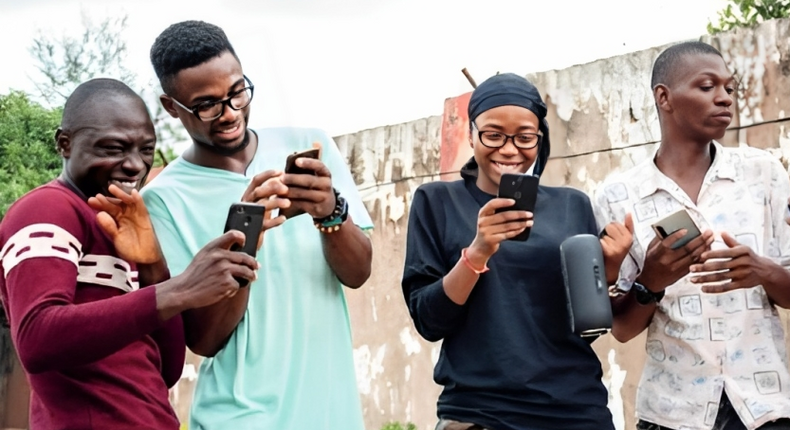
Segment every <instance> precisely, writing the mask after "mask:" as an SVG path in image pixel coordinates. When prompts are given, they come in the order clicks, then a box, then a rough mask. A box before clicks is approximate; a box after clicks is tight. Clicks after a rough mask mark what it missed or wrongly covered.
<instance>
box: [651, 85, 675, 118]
mask: <svg viewBox="0 0 790 430" xmlns="http://www.w3.org/2000/svg"><path fill="white" fill-rule="evenodd" d="M653 99H655V101H656V107H657V108H658V110H662V111H664V112H672V104H671V103H670V102H671V100H670V99H671V97H670V94H669V88H667V86H666V85H664V84H658V85H656V87H655V88H653Z"/></svg>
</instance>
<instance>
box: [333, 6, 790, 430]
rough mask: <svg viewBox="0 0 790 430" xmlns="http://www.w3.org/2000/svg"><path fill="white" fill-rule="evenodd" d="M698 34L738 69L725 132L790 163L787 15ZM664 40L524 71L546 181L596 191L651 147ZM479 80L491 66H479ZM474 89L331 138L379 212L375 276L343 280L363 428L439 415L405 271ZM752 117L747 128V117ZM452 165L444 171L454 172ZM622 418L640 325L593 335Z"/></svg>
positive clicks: (635, 375) (428, 348) (640, 344)
mask: <svg viewBox="0 0 790 430" xmlns="http://www.w3.org/2000/svg"><path fill="white" fill-rule="evenodd" d="M702 40H704V41H705V42H708V43H711V44H712V45H714V46H717V47H718V48H719V49H720V50H721V51H722V54H723V56H724V58H725V61H726V62H727V63H728V64H729V66H730V67H731V69H732V70H733V71H734V72H735V73H736V74H737V75H738V76H739V78H740V81H741V86H740V88H739V90H738V93H737V96H738V97H737V104H736V107H735V112H736V115H735V119H734V121H733V124H732V130H731V131H728V133H727V135H726V136H725V138H724V139H722V143H723V144H725V145H737V144H739V143H747V142H748V144H749V145H751V146H755V147H760V148H766V149H768V150H770V151H771V152H773V153H774V154H775V155H776V156H777V157H779V158H781V159H782V161H783V162H784V163H785V165H787V160H788V159H790V121H783V122H778V123H774V124H763V125H758V124H760V123H762V122H764V121H770V120H776V119H781V118H785V117H788V116H790V20H780V21H772V22H769V23H766V24H763V25H761V26H760V27H758V28H756V29H753V30H739V31H736V32H732V33H728V34H724V35H721V36H717V37H704V38H703V39H702ZM662 49H663V47H657V48H653V49H648V50H645V51H641V52H635V53H631V54H628V55H624V56H620V57H614V58H609V59H604V60H599V61H596V62H593V63H589V64H584V65H579V66H574V67H570V68H568V69H564V70H554V71H548V72H543V73H536V74H531V75H528V77H529V79H530V80H531V81H532V82H533V83H535V84H536V86H537V87H538V88H539V89H540V91H541V94H543V95H544V98H545V100H546V102H547V105H548V108H549V114H548V117H549V124H550V129H551V140H552V158H551V161H550V162H549V164H548V167H547V169H546V171H545V173H544V176H543V179H542V182H543V183H544V184H548V185H568V186H572V187H576V188H579V189H582V190H584V191H586V192H588V193H592V192H593V191H594V190H595V188H596V187H597V186H598V184H599V183H600V182H601V181H602V180H603V179H604V178H605V177H606V176H607V175H608V174H610V173H612V172H615V171H619V170H622V169H627V168H629V167H631V166H633V165H634V164H635V163H638V162H640V161H642V160H643V159H645V158H646V157H649V156H650V155H651V154H652V152H653V150H654V149H655V145H654V142H656V141H657V140H659V138H660V133H659V127H658V119H657V116H656V111H655V105H654V103H653V98H652V93H651V91H650V88H649V79H650V78H649V74H650V69H651V67H652V63H653V61H654V59H655V57H656V56H657V55H658V53H659V52H661V50H662ZM476 78H477V79H478V81H482V80H483V78H484V77H482V76H478V77H476ZM467 102H468V94H465V95H461V96H459V97H456V98H451V99H448V100H447V101H446V102H445V112H444V115H443V116H442V117H431V118H427V119H422V120H418V121H414V122H410V123H406V124H400V125H394V126H388V127H381V128H377V129H373V130H366V131H362V132H359V133H355V134H352V135H346V136H340V137H338V138H336V140H337V142H338V144H339V146H340V148H341V150H342V152H343V153H344V154H345V155H346V157H347V159H348V160H349V163H350V164H351V166H352V170H353V172H354V175H355V178H356V180H357V183H358V184H359V186H360V188H361V189H362V190H363V198H364V200H365V203H366V205H367V208H368V210H369V211H370V212H371V214H372V216H373V220H374V221H375V223H376V231H375V233H374V236H373V241H374V266H373V276H372V278H371V280H370V281H369V282H368V283H367V284H366V285H365V286H364V287H363V288H361V289H359V290H355V291H348V292H347V297H348V301H349V305H350V308H351V310H352V316H351V317H352V324H353V330H354V344H355V357H356V360H357V378H358V381H357V383H358V385H359V390H360V394H361V396H362V401H363V407H364V410H365V418H366V423H367V428H368V429H369V430H378V429H380V428H381V426H382V425H383V424H384V423H386V422H390V421H399V422H404V423H405V422H413V423H415V424H417V426H418V428H419V429H420V430H429V429H432V428H433V426H434V425H435V423H436V416H435V413H436V406H435V405H436V398H437V395H438V393H439V387H438V386H436V385H435V384H434V383H433V379H432V372H433V364H434V363H435V362H436V357H437V354H438V348H439V344H438V343H429V342H426V341H424V340H423V339H422V338H420V337H419V335H418V334H417V333H416V332H415V330H414V327H413V324H412V322H411V320H410V318H409V316H408V313H407V310H406V306H405V304H404V301H403V295H402V293H401V290H400V279H401V273H402V268H403V254H404V248H405V246H404V245H405V229H406V225H407V216H408V211H409V204H410V201H411V196H412V194H413V192H414V190H415V188H416V187H417V186H419V185H420V184H421V183H423V182H426V181H429V180H438V179H439V178H440V176H439V175H438V174H439V173H440V172H453V171H456V170H457V169H458V168H459V167H460V163H462V162H463V161H465V160H466V159H468V158H469V157H470V156H471V149H470V148H469V145H468V141H467V138H466V134H465V130H467V128H466V127H467V122H466V121H467V120H466V112H465V107H466V104H467ZM740 127H749V128H740ZM454 177H455V175H454V174H447V175H441V179H453V178H454ZM593 347H594V349H595V350H596V352H597V353H598V356H599V358H600V359H601V362H602V364H603V368H604V383H605V384H606V385H607V387H608V388H609V390H610V408H611V410H612V413H613V415H614V418H615V422H616V424H617V427H618V428H619V429H623V428H627V429H631V428H634V409H633V400H634V397H635V388H636V385H637V383H638V382H639V376H640V372H641V367H642V365H643V363H644V334H643V335H642V336H640V337H638V338H636V339H634V340H632V341H630V342H628V343H627V344H619V343H618V342H617V341H615V340H614V339H613V338H612V337H611V336H609V335H607V336H605V337H603V338H601V339H599V340H597V341H596V342H595V343H594V344H593Z"/></svg>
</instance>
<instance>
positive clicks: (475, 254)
mask: <svg viewBox="0 0 790 430" xmlns="http://www.w3.org/2000/svg"><path fill="white" fill-rule="evenodd" d="M515 203H516V202H515V200H513V199H503V198H495V199H492V200H491V201H489V202H488V203H486V204H485V205H484V206H483V207H482V208H480V211H479V212H478V214H477V234H476V235H475V238H474V240H473V241H472V244H471V245H469V249H468V251H467V257H468V258H469V260H470V261H471V262H472V263H473V264H475V266H476V267H483V266H485V264H486V263H487V262H488V259H489V258H491V256H492V255H494V254H495V253H496V252H497V251H498V250H499V245H500V244H501V243H502V241H504V240H507V239H511V238H513V237H516V236H517V235H518V234H519V233H521V232H522V231H524V229H525V228H528V227H532V224H533V221H532V212H527V211H515V210H514V211H503V212H499V213H497V210H498V209H504V208H508V207H510V206H513V205H514V204H515Z"/></svg>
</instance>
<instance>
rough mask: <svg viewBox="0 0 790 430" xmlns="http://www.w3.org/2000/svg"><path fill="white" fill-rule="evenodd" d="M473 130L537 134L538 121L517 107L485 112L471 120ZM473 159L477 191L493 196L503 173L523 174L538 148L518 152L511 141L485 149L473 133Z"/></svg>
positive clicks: (531, 163)
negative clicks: (475, 165) (475, 169)
mask: <svg viewBox="0 0 790 430" xmlns="http://www.w3.org/2000/svg"><path fill="white" fill-rule="evenodd" d="M474 123H475V124H476V126H477V130H479V131H481V132H485V131H497V132H501V133H504V134H507V135H514V134H518V133H525V132H526V133H537V132H538V117H537V116H536V115H535V114H534V113H533V112H532V111H530V110H529V109H526V108H523V107H521V106H499V107H496V108H493V109H489V110H487V111H485V112H483V113H481V114H480V115H478V116H477V118H475V120H474ZM469 139H470V142H471V144H472V148H473V149H474V156H475V161H476V162H477V165H478V166H479V168H480V170H479V174H478V176H477V187H478V188H480V189H481V190H482V191H484V192H486V193H488V194H493V195H496V194H497V191H498V189H499V179H500V178H501V177H502V174H503V173H526V171H527V170H529V168H530V167H531V166H532V165H533V164H534V163H535V159H536V158H537V157H538V150H539V148H540V145H538V146H535V147H534V148H530V149H519V148H517V147H516V146H515V144H514V143H513V140H512V139H508V140H507V142H506V143H505V145H504V146H502V147H501V148H489V147H487V146H485V145H483V143H482V142H480V138H479V136H478V133H477V131H475V130H472V131H471V133H470V135H469Z"/></svg>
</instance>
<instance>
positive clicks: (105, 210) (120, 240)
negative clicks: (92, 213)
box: [88, 185, 162, 264]
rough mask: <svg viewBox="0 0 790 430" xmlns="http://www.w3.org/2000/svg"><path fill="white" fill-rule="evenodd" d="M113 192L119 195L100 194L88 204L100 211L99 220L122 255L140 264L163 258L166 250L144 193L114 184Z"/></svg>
mask: <svg viewBox="0 0 790 430" xmlns="http://www.w3.org/2000/svg"><path fill="white" fill-rule="evenodd" d="M109 191H110V193H111V194H112V195H113V196H115V198H112V197H106V196H104V195H102V194H97V195H96V197H90V198H89V199H88V205H90V207H91V208H93V209H95V210H97V211H99V213H98V214H97V215H96V221H97V222H98V223H99V226H100V227H101V228H102V230H104V232H105V233H107V235H108V236H110V239H111V240H112V242H113V245H115V250H116V251H117V252H118V256H120V257H121V258H122V259H124V260H126V261H131V262H135V263H138V264H150V263H155V262H158V261H160V260H162V251H161V250H160V248H159V242H157V240H156V235H155V234H154V228H153V226H152V225H151V220H150V218H149V217H148V209H146V207H145V203H143V198H142V196H141V195H140V193H139V192H137V190H132V193H131V194H127V193H126V192H124V191H123V190H121V189H120V188H119V187H117V186H115V185H110V187H109Z"/></svg>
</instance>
